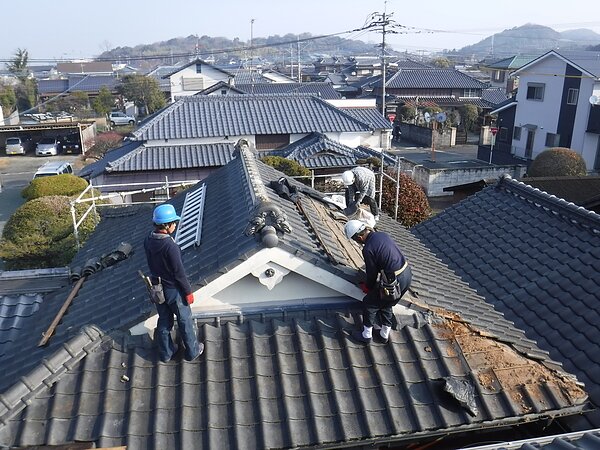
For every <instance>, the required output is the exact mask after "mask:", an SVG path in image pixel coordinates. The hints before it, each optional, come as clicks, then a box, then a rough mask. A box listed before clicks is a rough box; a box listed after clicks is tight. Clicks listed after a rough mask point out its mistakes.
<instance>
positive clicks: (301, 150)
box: [272, 133, 356, 169]
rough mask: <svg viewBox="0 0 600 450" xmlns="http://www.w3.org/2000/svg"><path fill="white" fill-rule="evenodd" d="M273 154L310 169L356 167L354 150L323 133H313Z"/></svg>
mask: <svg viewBox="0 0 600 450" xmlns="http://www.w3.org/2000/svg"><path fill="white" fill-rule="evenodd" d="M272 154H274V155H277V156H283V157H284V158H287V159H291V160H294V161H296V162H298V163H299V164H301V165H303V166H304V167H306V168H308V169H322V168H331V167H342V168H349V167H353V166H355V165H356V157H355V155H354V150H353V149H352V148H350V147H348V146H346V145H343V144H340V143H339V142H336V141H333V140H331V139H329V138H328V137H327V136H325V135H323V134H321V133H311V134H309V135H308V136H305V137H303V138H302V139H299V140H297V141H296V142H294V143H292V144H290V145H288V146H287V147H285V148H282V149H281V150H276V151H274V152H272Z"/></svg>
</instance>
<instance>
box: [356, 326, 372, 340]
mask: <svg viewBox="0 0 600 450" xmlns="http://www.w3.org/2000/svg"><path fill="white" fill-rule="evenodd" d="M352 337H353V338H354V339H355V340H357V341H359V342H361V343H363V344H370V343H371V339H372V338H373V327H363V331H362V332H361V331H357V330H355V331H353V332H352Z"/></svg>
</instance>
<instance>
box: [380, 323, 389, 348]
mask: <svg viewBox="0 0 600 450" xmlns="http://www.w3.org/2000/svg"><path fill="white" fill-rule="evenodd" d="M390 331H392V327H389V326H387V325H383V326H382V327H381V330H379V336H380V337H381V342H383V343H384V344H387V343H388V340H389V339H390Z"/></svg>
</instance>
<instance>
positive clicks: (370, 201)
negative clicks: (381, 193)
mask: <svg viewBox="0 0 600 450" xmlns="http://www.w3.org/2000/svg"><path fill="white" fill-rule="evenodd" d="M350 196H351V194H350V191H349V190H348V189H346V193H345V197H346V206H350V204H351V203H354V199H353V198H350ZM361 203H362V204H363V205H369V208H370V210H371V214H373V215H374V216H378V215H379V206H377V201H376V200H375V199H374V198H373V197H369V196H368V195H365V196H364V197H363V199H362V202H361ZM357 206H358V205H357Z"/></svg>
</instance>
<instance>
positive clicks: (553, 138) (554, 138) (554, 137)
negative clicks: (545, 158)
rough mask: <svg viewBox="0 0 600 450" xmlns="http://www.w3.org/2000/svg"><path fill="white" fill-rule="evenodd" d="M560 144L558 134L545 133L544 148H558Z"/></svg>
mask: <svg viewBox="0 0 600 450" xmlns="http://www.w3.org/2000/svg"><path fill="white" fill-rule="evenodd" d="M559 144H560V134H554V133H546V147H558V146H559Z"/></svg>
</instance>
